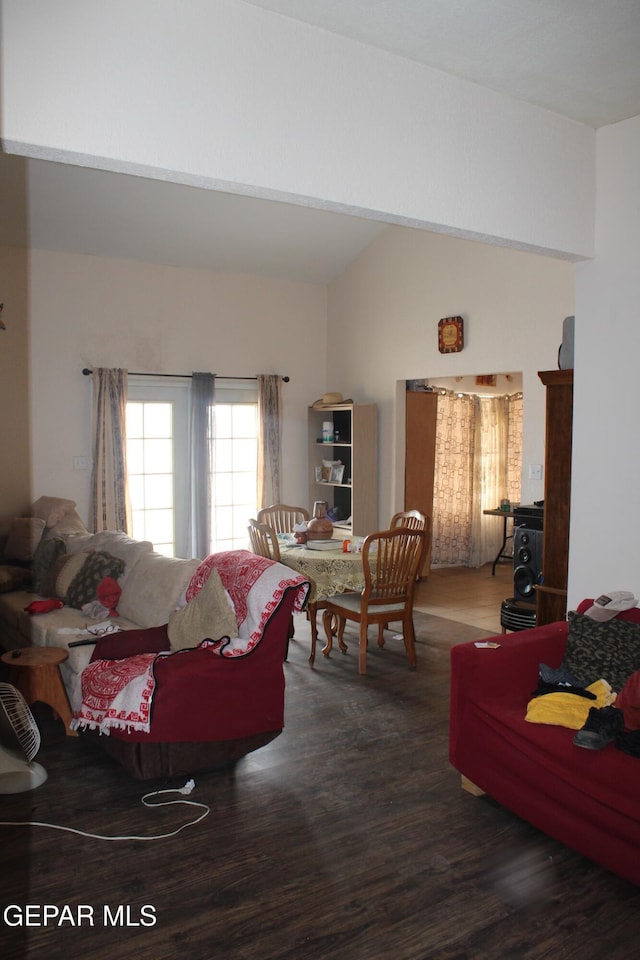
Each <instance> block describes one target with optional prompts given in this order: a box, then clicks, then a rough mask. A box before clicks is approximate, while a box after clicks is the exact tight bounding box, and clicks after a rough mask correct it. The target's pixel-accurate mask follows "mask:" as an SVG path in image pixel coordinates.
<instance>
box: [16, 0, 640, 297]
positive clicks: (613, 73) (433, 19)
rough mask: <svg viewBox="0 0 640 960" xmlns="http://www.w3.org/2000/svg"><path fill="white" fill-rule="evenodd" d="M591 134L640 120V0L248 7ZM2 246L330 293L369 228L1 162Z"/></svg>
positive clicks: (207, 194)
mask: <svg viewBox="0 0 640 960" xmlns="http://www.w3.org/2000/svg"><path fill="white" fill-rule="evenodd" d="M245 2H247V3H250V4H252V5H254V6H257V7H262V8H264V9H267V10H270V11H272V12H274V13H276V14H278V15H282V16H287V17H292V18H295V19H298V20H301V21H304V22H306V23H309V24H311V25H313V26H315V27H318V28H320V29H323V30H327V31H330V32H333V33H337V34H341V35H343V36H346V37H348V38H350V39H352V40H355V41H357V42H360V43H364V44H370V45H372V46H375V47H378V48H381V49H384V50H387V51H389V52H392V53H394V54H398V55H400V56H403V57H407V58H410V59H412V60H416V61H419V62H421V63H424V64H426V65H428V66H430V67H433V68H436V69H440V70H443V71H445V72H448V73H451V74H454V75H456V76H459V77H462V78H464V79H466V80H469V81H472V82H474V83H478V84H480V85H483V86H486V87H488V88H490V89H492V90H495V91H497V92H500V93H505V94H507V95H509V96H512V97H516V98H518V99H521V100H524V101H528V102H530V103H534V104H537V105H538V106H541V107H544V108H545V109H548V110H552V111H554V112H556V113H559V114H561V115H563V116H566V117H569V118H571V119H574V120H577V121H579V122H581V123H585V124H588V125H590V126H593V127H599V126H602V125H606V124H609V123H615V122H617V121H619V120H623V119H626V118H628V117H632V116H637V115H640V55H639V51H640V0H535V2H532V0H375V2H372V0H322V3H318V2H317V0H245ZM0 190H1V192H0V243H8V244H19V245H27V244H30V245H31V246H34V247H39V248H44V249H58V250H67V251H71V252H81V253H90V254H95V255H102V256H115V257H128V258H133V259H141V260H150V261H154V262H159V263H166V264H172V265H177V266H193V267H204V268H209V269H215V270H221V271H230V272H239V273H253V274H258V275H269V276H277V277H282V278H286V279H295V280H304V281H311V282H320V283H326V282H329V281H330V280H332V279H333V278H335V277H336V276H339V275H340V273H342V271H343V270H344V269H345V267H346V266H347V265H348V264H349V263H350V262H351V261H352V260H353V259H354V258H355V257H357V256H358V254H359V253H360V252H361V251H362V250H363V249H364V248H365V247H366V246H367V245H368V244H369V243H370V242H371V240H372V239H373V238H374V237H375V236H376V235H377V233H379V232H380V231H381V230H382V229H384V227H385V225H384V224H381V223H377V222H375V221H372V220H365V219H360V218H356V217H350V216H345V215H342V214H337V213H333V212H330V211H327V210H316V209H311V208H309V207H301V206H295V205H293V204H287V203H278V202H275V201H269V200H260V199H255V198H249V197H242V196H237V195H231V194H224V193H216V192H212V191H204V190H198V189H196V188H194V187H188V186H184V185H181V184H174V183H166V182H161V181H154V180H149V179H144V178H139V177H130V176H125V175H123V174H115V173H108V172H104V171H98V170H91V169H87V168H83V167H73V166H67V165H61V164H56V163H48V162H46V161H41V160H23V159H22V158H19V157H9V156H0Z"/></svg>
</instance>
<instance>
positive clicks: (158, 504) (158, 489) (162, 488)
mask: <svg viewBox="0 0 640 960" xmlns="http://www.w3.org/2000/svg"><path fill="white" fill-rule="evenodd" d="M144 502H145V506H146V508H147V510H158V509H160V508H162V507H164V508H165V509H167V508H168V509H169V510H170V509H171V507H172V506H173V477H172V476H171V474H170V473H165V474H161V475H153V474H152V475H149V474H147V475H146V476H145V478H144Z"/></svg>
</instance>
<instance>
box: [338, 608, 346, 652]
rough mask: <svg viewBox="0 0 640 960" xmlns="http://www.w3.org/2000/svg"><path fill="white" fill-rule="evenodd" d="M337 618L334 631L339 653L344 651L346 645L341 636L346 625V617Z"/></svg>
mask: <svg viewBox="0 0 640 960" xmlns="http://www.w3.org/2000/svg"><path fill="white" fill-rule="evenodd" d="M337 620H338V629H337V631H336V638H337V640H338V646H339V647H340V651H341V653H346V652H347V645H346V643H345V642H344V640H343V639H342V638H343V636H344V628H345V627H346V625H347V619H346V617H338V618H337Z"/></svg>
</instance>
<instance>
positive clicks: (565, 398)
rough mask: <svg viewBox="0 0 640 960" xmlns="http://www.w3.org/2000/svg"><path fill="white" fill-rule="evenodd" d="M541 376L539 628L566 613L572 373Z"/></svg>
mask: <svg viewBox="0 0 640 960" xmlns="http://www.w3.org/2000/svg"><path fill="white" fill-rule="evenodd" d="M538 376H539V377H540V379H541V380H542V382H543V383H544V385H545V386H546V388H547V407H546V417H547V424H546V440H545V468H544V470H545V481H544V531H543V540H542V575H543V577H544V583H543V584H541V585H540V586H538V587H536V626H540V625H542V624H545V623H553V622H555V621H556V620H564V618H565V617H566V613H567V576H568V569H569V512H570V504H571V438H572V431H573V370H549V371H543V372H539V373H538Z"/></svg>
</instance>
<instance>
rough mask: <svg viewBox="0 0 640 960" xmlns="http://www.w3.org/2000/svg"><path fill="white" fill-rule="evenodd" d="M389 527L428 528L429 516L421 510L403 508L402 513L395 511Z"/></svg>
mask: <svg viewBox="0 0 640 960" xmlns="http://www.w3.org/2000/svg"><path fill="white" fill-rule="evenodd" d="M389 527H390V528H391V529H392V530H393V528H394V527H409V529H410V530H426V529H427V518H426V517H425V515H424V513H420V511H419V510H402V511H401V512H400V513H394V515H393V516H392V517H391V523H390V524H389Z"/></svg>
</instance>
